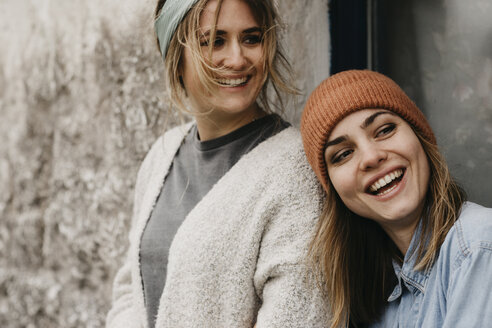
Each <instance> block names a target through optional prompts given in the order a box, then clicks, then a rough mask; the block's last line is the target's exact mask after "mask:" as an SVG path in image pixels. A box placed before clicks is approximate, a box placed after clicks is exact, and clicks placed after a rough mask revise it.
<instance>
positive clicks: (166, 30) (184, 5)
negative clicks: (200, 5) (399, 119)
mask: <svg viewBox="0 0 492 328" xmlns="http://www.w3.org/2000/svg"><path fill="white" fill-rule="evenodd" d="M197 2H198V0H167V1H166V3H165V4H164V7H163V8H162V10H161V14H160V15H159V17H157V19H156V21H155V23H154V29H155V33H156V34H157V39H158V40H159V45H160V48H161V54H162V58H163V59H166V55H167V50H168V48H169V43H171V39H172V37H173V35H174V32H176V29H177V28H178V25H179V23H181V21H182V20H183V19H184V17H185V16H186V14H187V13H188V11H190V9H191V7H193V5H194V4H195V3H197Z"/></svg>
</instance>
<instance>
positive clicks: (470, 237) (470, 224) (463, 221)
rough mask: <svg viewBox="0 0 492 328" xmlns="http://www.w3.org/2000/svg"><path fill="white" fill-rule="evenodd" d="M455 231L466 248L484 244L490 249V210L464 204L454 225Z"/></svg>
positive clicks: (491, 223) (491, 220)
mask: <svg viewBox="0 0 492 328" xmlns="http://www.w3.org/2000/svg"><path fill="white" fill-rule="evenodd" d="M455 229H456V230H457V234H458V237H459V238H460V239H462V241H463V243H464V244H465V246H467V247H474V246H478V245H480V244H484V243H488V244H489V245H490V246H491V247H492V208H487V207H484V206H481V205H478V204H475V203H472V202H466V203H465V204H463V208H462V209H461V213H460V216H459V218H458V220H457V221H456V223H455Z"/></svg>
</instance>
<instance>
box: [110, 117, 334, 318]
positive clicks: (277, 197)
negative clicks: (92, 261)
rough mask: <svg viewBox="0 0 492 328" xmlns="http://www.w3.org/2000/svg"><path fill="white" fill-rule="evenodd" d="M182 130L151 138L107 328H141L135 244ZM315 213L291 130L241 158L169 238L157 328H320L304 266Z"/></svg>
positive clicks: (311, 179)
mask: <svg viewBox="0 0 492 328" xmlns="http://www.w3.org/2000/svg"><path fill="white" fill-rule="evenodd" d="M190 127H191V124H187V125H185V126H181V127H177V128H174V129H172V130H170V131H168V132H167V133H166V134H165V135H164V137H161V138H159V139H158V140H157V141H156V142H155V144H154V145H153V146H152V148H151V150H150V151H149V153H148V154H147V156H146V158H145V160H144V162H143V164H142V166H141V168H140V170H139V173H138V177H137V184H136V187H135V188H136V189H135V203H134V213H133V222H132V229H131V232H130V248H129V252H128V258H127V260H126V262H125V263H124V265H123V266H122V268H121V269H120V270H119V271H118V273H117V275H116V278H115V281H114V286H113V306H112V308H111V310H110V311H109V313H108V316H107V322H106V327H108V328H126V327H128V328H137V327H138V328H146V327H147V317H146V309H145V303H144V302H145V301H144V294H143V287H142V279H141V275H140V263H139V252H140V251H139V247H140V239H141V236H142V233H143V230H144V228H145V225H146V223H147V220H148V219H149V217H150V214H151V212H152V209H153V206H154V204H155V202H156V199H157V197H158V195H159V192H160V190H161V188H162V184H163V181H164V179H165V177H166V174H167V172H168V171H169V167H170V165H171V163H172V160H173V157H174V155H175V153H176V151H177V150H178V148H179V146H180V145H181V143H182V141H183V139H184V137H185V136H186V134H187V133H188V132H189V129H190ZM204 174H206V172H204ZM320 204H321V189H320V187H319V185H318V183H317V180H316V177H315V175H314V173H313V172H312V171H311V169H310V167H309V164H308V163H307V161H306V159H305V155H304V152H303V148H302V142H301V138H300V135H299V132H298V131H297V130H296V129H295V128H287V129H285V130H283V131H282V132H280V133H279V134H277V135H275V136H273V137H271V138H269V139H267V140H266V141H264V142H262V143H261V144H259V145H258V146H257V147H256V148H254V149H253V150H252V151H251V152H249V153H248V154H246V155H245V156H243V157H242V158H241V159H240V160H239V161H238V162H237V163H236V164H235V165H234V166H233V167H232V168H231V169H230V170H229V171H228V172H227V173H226V174H225V175H224V176H223V177H222V178H221V179H220V180H219V181H218V182H217V183H216V185H214V186H213V188H212V189H211V190H210V191H209V192H208V194H207V195H206V196H205V197H204V198H203V199H202V200H201V201H200V202H199V203H198V204H197V205H196V207H195V208H194V209H193V210H192V211H191V212H190V213H189V215H188V216H187V217H186V219H185V220H184V222H183V224H182V225H181V227H180V228H179V230H178V232H177V233H176V236H175V237H174V240H173V242H172V244H171V248H170V251H169V260H168V266H167V270H168V271H167V280H166V285H165V287H164V291H163V294H162V297H161V300H160V305H159V311H158V315H157V321H156V328H180V327H196V328H212V327H215V328H216V327H224V328H226V327H227V328H231V327H238V328H251V327H253V325H254V324H255V323H256V324H257V328H267V327H268V328H275V327H279V328H280V327H282V328H288V327H295V328H300V327H309V328H311V327H326V326H327V325H328V322H329V320H328V316H327V313H326V304H324V303H323V298H322V296H321V293H320V292H319V290H318V289H317V288H316V287H315V282H314V279H312V278H310V275H309V274H308V269H307V265H306V253H307V249H308V244H309V241H310V239H311V237H312V233H313V229H314V226H315V224H316V220H317V218H318V216H319V214H320Z"/></svg>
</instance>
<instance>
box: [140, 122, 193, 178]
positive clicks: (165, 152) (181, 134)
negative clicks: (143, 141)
mask: <svg viewBox="0 0 492 328" xmlns="http://www.w3.org/2000/svg"><path fill="white" fill-rule="evenodd" d="M192 125H193V122H190V123H186V124H182V125H179V126H176V127H173V128H171V129H169V130H168V131H166V132H165V133H164V134H163V135H161V136H160V137H159V138H157V140H155V141H154V143H153V144H152V146H151V147H150V149H149V151H148V152H147V154H146V155H145V158H144V160H143V162H142V164H141V165H140V168H139V170H138V174H137V184H138V182H139V181H143V182H145V181H147V180H149V179H150V178H151V177H152V175H153V174H154V171H155V169H156V168H157V169H160V170H162V169H163V168H164V169H165V168H166V167H168V166H169V165H170V163H171V162H172V159H173V157H174V155H175V154H176V152H177V150H178V149H179V146H180V145H181V143H182V142H183V139H184V138H185V137H186V135H187V134H188V132H189V131H190V128H191V126H192ZM142 184H143V185H146V183H142Z"/></svg>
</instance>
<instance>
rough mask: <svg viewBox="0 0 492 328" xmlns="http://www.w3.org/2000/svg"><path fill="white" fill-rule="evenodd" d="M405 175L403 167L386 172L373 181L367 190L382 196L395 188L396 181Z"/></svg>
mask: <svg viewBox="0 0 492 328" xmlns="http://www.w3.org/2000/svg"><path fill="white" fill-rule="evenodd" d="M404 175H405V169H404V168H402V169H396V170H394V171H393V172H390V173H388V174H386V175H385V176H384V177H382V178H381V179H379V180H378V181H376V182H374V183H373V184H372V185H370V186H369V188H368V189H367V192H368V193H369V194H371V195H375V196H383V195H386V194H387V193H389V192H391V191H392V190H393V189H395V188H396V186H397V185H398V182H400V181H401V179H402V178H403V176H404Z"/></svg>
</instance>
